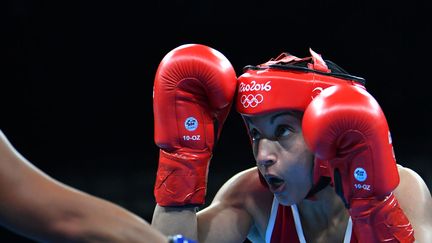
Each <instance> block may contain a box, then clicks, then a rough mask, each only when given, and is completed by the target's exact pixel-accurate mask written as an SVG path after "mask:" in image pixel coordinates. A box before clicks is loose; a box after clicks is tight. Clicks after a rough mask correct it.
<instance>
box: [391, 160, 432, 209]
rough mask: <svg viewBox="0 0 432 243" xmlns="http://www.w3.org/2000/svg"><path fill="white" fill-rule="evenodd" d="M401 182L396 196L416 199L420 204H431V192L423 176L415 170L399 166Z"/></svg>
mask: <svg viewBox="0 0 432 243" xmlns="http://www.w3.org/2000/svg"><path fill="white" fill-rule="evenodd" d="M398 171H399V177H400V182H399V185H398V187H397V188H396V190H395V195H396V197H397V198H398V200H400V199H399V198H401V199H403V198H408V199H409V200H412V199H413V198H416V199H418V200H419V203H420V202H428V201H429V202H430V199H431V194H430V191H429V189H428V187H427V185H426V183H425V181H424V180H423V178H421V176H420V175H419V174H418V173H417V172H415V171H414V170H412V169H410V168H408V167H403V166H401V165H398Z"/></svg>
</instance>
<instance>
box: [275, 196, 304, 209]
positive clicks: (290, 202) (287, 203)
mask: <svg viewBox="0 0 432 243" xmlns="http://www.w3.org/2000/svg"><path fill="white" fill-rule="evenodd" d="M274 196H275V197H276V199H277V200H278V202H279V204H282V205H284V206H291V205H293V204H296V203H299V202H297V201H296V200H293V198H291V197H288V196H286V195H283V194H274Z"/></svg>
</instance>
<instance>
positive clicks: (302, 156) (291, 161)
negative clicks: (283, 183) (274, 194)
mask: <svg viewBox="0 0 432 243" xmlns="http://www.w3.org/2000/svg"><path fill="white" fill-rule="evenodd" d="M298 145H299V146H295V147H292V149H291V151H286V152H285V153H284V158H285V159H284V162H283V163H282V164H283V165H282V167H283V168H282V169H283V170H284V171H285V172H286V174H287V175H288V176H289V177H290V178H291V179H289V178H287V179H289V180H290V181H292V179H294V178H295V182H296V183H301V184H305V186H308V185H309V184H310V185H312V175H313V164H314V163H313V154H312V153H311V152H310V151H309V150H308V149H307V148H306V146H304V145H303V146H302V144H301V143H300V144H298Z"/></svg>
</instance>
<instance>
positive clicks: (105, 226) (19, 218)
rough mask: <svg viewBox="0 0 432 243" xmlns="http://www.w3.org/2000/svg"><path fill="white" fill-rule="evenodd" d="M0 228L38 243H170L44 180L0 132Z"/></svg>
mask: <svg viewBox="0 0 432 243" xmlns="http://www.w3.org/2000/svg"><path fill="white" fill-rule="evenodd" d="M0 224H1V225H3V226H5V227H6V228H8V229H10V230H12V231H14V232H16V233H18V234H20V235H23V236H25V237H28V238H31V239H34V240H38V241H54V242H68V241H73V242H149V243H150V242H160V243H166V242H168V239H167V237H165V236H163V235H162V234H161V233H160V232H158V231H156V230H155V229H153V228H151V226H150V225H149V224H148V223H147V222H146V221H144V220H143V219H141V218H139V217H138V216H136V215H135V214H133V213H131V212H129V211H127V210H126V209H124V208H122V207H120V206H118V205H115V204H113V203H111V202H109V201H106V200H103V199H100V198H97V197H94V196H92V195H89V194H87V193H85V192H82V191H79V190H76V189H74V188H71V187H69V186H67V185H65V184H62V183H61V182H59V181H57V180H55V179H53V178H52V177H50V176H48V175H47V174H45V173H44V172H42V171H41V170H39V169H38V168H36V167H35V166H34V165H33V164H31V163H30V162H29V161H27V160H26V159H25V158H24V157H23V156H22V155H20V154H19V153H18V152H17V151H16V150H15V149H14V148H13V146H12V145H11V144H10V142H9V141H8V140H7V138H6V137H5V135H4V134H3V133H2V132H1V131H0Z"/></svg>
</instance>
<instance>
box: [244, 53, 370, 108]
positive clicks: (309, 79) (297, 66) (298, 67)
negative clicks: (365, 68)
mask: <svg viewBox="0 0 432 243" xmlns="http://www.w3.org/2000/svg"><path fill="white" fill-rule="evenodd" d="M309 51H310V53H311V56H310V57H305V58H298V57H295V56H293V55H290V54H288V53H282V54H281V55H279V56H278V57H277V58H276V59H270V60H269V61H268V62H266V63H264V64H260V65H257V66H246V67H245V68H244V73H243V74H242V75H241V76H240V77H239V78H238V89H237V90H238V94H237V100H236V108H237V111H238V112H239V113H240V114H242V115H258V114H262V113H267V112H273V111H278V110H285V109H293V110H300V111H304V110H305V109H306V107H307V106H308V105H309V103H310V102H311V101H312V99H313V98H314V97H315V96H316V95H318V94H319V93H320V92H321V91H322V90H323V89H325V88H327V87H329V86H332V85H336V84H351V85H357V86H361V87H363V88H364V83H365V80H364V79H363V78H360V77H356V76H353V75H350V74H348V73H347V72H346V71H345V70H343V69H342V68H340V67H339V66H337V65H336V64H334V63H333V62H330V61H324V60H323V59H322V58H321V55H319V54H317V53H315V52H314V51H312V49H309Z"/></svg>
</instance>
